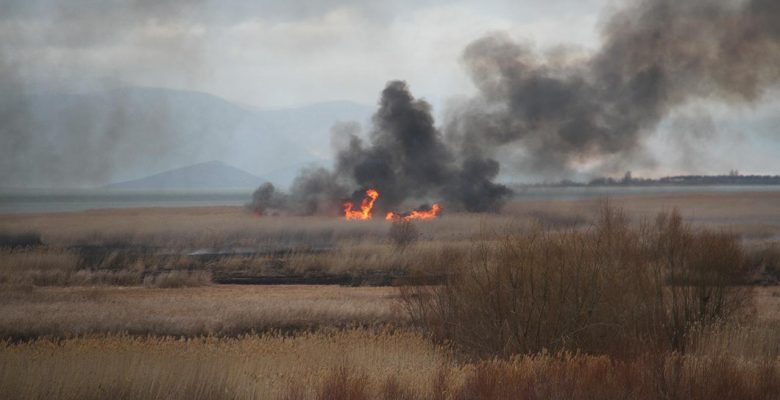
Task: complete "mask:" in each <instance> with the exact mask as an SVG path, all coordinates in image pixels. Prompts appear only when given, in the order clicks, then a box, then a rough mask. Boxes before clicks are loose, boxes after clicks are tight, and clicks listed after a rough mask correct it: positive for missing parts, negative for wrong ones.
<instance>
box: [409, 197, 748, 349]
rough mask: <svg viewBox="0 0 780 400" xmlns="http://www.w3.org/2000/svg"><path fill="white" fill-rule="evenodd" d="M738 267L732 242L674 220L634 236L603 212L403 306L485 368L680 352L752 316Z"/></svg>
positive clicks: (418, 292) (545, 234) (413, 294)
mask: <svg viewBox="0 0 780 400" xmlns="http://www.w3.org/2000/svg"><path fill="white" fill-rule="evenodd" d="M744 265H745V264H744V262H743V256H742V253H741V247H740V246H739V243H738V241H737V239H736V237H734V236H732V235H728V234H720V233H711V232H707V231H695V230H693V229H691V228H690V227H689V226H687V225H685V224H682V222H681V219H680V217H679V215H678V214H676V213H671V214H669V215H663V216H661V217H659V219H658V221H657V223H656V224H647V223H643V224H641V226H640V227H639V228H632V227H631V225H630V223H629V221H628V219H627V217H626V216H625V215H624V214H623V213H622V211H620V210H617V209H614V208H610V207H605V208H604V209H603V210H602V213H601V216H600V218H599V220H598V221H597V222H596V223H594V224H592V225H590V226H587V227H584V228H581V229H575V228H570V229H563V230H555V231H552V230H549V229H544V228H536V229H533V230H531V231H530V232H528V233H525V234H522V235H519V236H512V235H510V236H507V237H505V238H504V239H503V240H501V241H498V242H485V241H482V242H478V243H476V244H475V245H474V246H473V248H472V249H471V251H470V252H469V255H468V257H467V259H466V260H465V264H464V265H463V266H461V267H459V268H458V269H457V271H456V273H455V274H454V275H453V276H451V278H450V279H449V280H448V282H447V283H446V284H445V285H443V286H440V287H423V288H406V289H404V292H403V298H404V299H405V300H404V302H405V307H406V311H407V312H408V313H409V314H410V316H411V318H412V319H413V320H414V321H416V322H417V323H419V324H420V325H421V326H423V327H425V328H426V329H427V330H428V331H429V332H430V333H431V334H432V335H433V337H434V338H435V339H437V340H441V341H450V342H452V343H454V344H455V345H456V346H458V347H459V348H461V349H462V350H464V351H465V352H467V353H469V354H473V355H476V356H481V357H492V356H496V355H498V356H510V355H513V354H524V353H525V354H528V353H536V352H539V351H542V350H544V349H547V350H549V351H560V350H569V351H585V352H589V353H607V354H613V355H629V354H634V353H639V352H644V351H653V350H654V349H657V350H663V349H673V350H678V351H682V350H684V347H685V340H684V339H685V337H686V336H687V335H688V334H689V332H691V330H692V329H694V328H697V329H703V328H705V327H707V326H710V325H712V324H715V323H717V322H718V321H721V320H724V319H727V318H729V317H732V316H734V315H736V312H737V311H738V310H742V309H744V308H745V307H746V306H748V305H749V299H750V292H749V291H747V290H745V289H744V288H741V287H738V286H735V285H734V283H736V282H740V279H742V276H743V274H744V273H745V268H744Z"/></svg>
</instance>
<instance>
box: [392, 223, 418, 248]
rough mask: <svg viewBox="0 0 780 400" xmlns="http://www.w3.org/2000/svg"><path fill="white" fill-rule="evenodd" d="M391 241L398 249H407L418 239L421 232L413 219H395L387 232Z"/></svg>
mask: <svg viewBox="0 0 780 400" xmlns="http://www.w3.org/2000/svg"><path fill="white" fill-rule="evenodd" d="M387 236H388V238H389V239H390V242H392V243H393V245H395V247H396V248H398V249H405V248H406V247H407V246H409V245H410V244H412V243H414V242H416V241H417V239H418V238H419V237H420V232H419V231H418V230H417V227H416V226H415V225H414V223H412V221H405V220H394V221H393V223H392V225H390V230H389V231H388V232H387Z"/></svg>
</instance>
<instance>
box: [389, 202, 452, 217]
mask: <svg viewBox="0 0 780 400" xmlns="http://www.w3.org/2000/svg"><path fill="white" fill-rule="evenodd" d="M439 213H441V206H440V205H439V203H434V204H433V206H431V209H430V210H428V211H421V210H412V212H410V213H404V214H398V213H394V212H389V213H387V216H386V217H385V219H386V220H388V221H391V220H395V219H397V220H402V221H411V220H414V219H434V218H436V217H438V216H439Z"/></svg>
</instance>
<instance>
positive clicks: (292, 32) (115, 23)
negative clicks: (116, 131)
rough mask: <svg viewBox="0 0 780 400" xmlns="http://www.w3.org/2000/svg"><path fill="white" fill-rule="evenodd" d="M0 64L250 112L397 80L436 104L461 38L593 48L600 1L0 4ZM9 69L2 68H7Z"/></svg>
mask: <svg viewBox="0 0 780 400" xmlns="http://www.w3.org/2000/svg"><path fill="white" fill-rule="evenodd" d="M0 4H1V5H0V10H1V12H0V37H2V38H3V40H2V44H0V46H2V49H3V55H4V57H5V58H6V59H7V60H6V61H7V62H11V63H14V64H16V65H15V66H17V67H22V68H21V71H17V72H18V73H19V74H21V75H22V76H23V77H24V78H25V79H26V80H27V81H29V82H40V83H42V84H53V83H56V84H67V85H70V86H75V87H78V86H92V85H96V84H97V85H101V84H117V83H125V84H140V85H147V86H161V87H171V88H182V89H194V90H201V91H205V92H209V93H213V94H216V95H219V96H222V97H225V98H227V99H229V100H232V101H239V102H244V103H248V104H252V105H256V106H261V107H274V106H289V105H299V104H303V103H311V102H317V101H324V100H335V99H349V100H353V101H359V102H365V103H375V101H376V99H377V94H378V92H379V91H380V90H381V88H382V87H383V86H384V83H385V82H386V81H389V80H391V79H405V80H407V81H408V82H409V84H410V86H411V87H412V88H413V90H414V92H415V94H416V95H418V96H421V97H425V98H427V99H429V100H430V101H432V102H433V103H435V104H437V105H438V104H441V103H442V102H444V101H446V99H447V98H448V97H449V96H452V95H454V94H459V93H464V92H469V91H470V90H471V85H470V84H469V81H468V78H467V77H466V75H465V73H464V71H463V70H462V68H461V67H460V66H459V62H458V60H459V57H460V54H461V52H462V50H463V48H464V46H465V45H466V44H468V43H469V42H471V41H472V40H474V39H477V38H479V37H480V36H482V35H484V34H486V33H489V32H494V31H507V32H510V34H511V35H512V36H515V37H517V38H520V39H522V40H524V41H528V42H529V43H534V44H535V45H537V46H539V47H540V48H546V47H550V46H554V45H558V44H565V45H568V46H582V47H583V48H584V49H587V48H588V47H592V46H595V45H596V44H597V41H598V34H597V30H596V28H597V23H598V21H599V15H600V14H601V12H602V11H603V9H604V5H605V4H606V2H605V1H603V0H551V1H545V2H537V1H516V0H515V1H512V0H506V1H505V0H487V1H446V2H445V1H425V0H423V1H411V0H402V1H393V2H389V1H367V2H364V1H355V0H326V1H311V0H303V1H250V0H233V1H179V0H161V1H140V0H136V1H110V0H109V1H105V0H66V1H56V0H19V1H9V0H2V1H0ZM6 67H8V66H6Z"/></svg>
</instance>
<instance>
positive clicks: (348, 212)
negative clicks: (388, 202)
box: [344, 189, 379, 221]
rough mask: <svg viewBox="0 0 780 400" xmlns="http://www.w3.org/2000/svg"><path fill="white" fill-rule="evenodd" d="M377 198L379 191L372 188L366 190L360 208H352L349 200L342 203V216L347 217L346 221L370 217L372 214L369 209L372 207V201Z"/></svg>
mask: <svg viewBox="0 0 780 400" xmlns="http://www.w3.org/2000/svg"><path fill="white" fill-rule="evenodd" d="M378 198H379V192H377V191H376V190H374V189H368V190H366V197H365V198H363V201H361V202H360V210H353V209H352V207H353V206H352V202H351V201H348V202H346V203H344V217H345V218H346V219H347V221H349V220H351V219H359V220H366V219H371V217H372V216H373V215H372V213H371V209H372V208H374V203H375V202H376V199H378Z"/></svg>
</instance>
